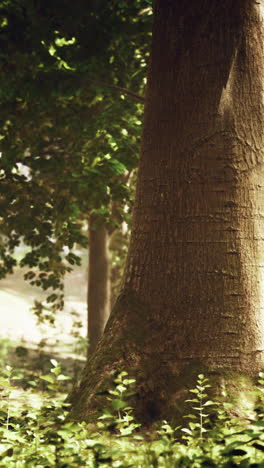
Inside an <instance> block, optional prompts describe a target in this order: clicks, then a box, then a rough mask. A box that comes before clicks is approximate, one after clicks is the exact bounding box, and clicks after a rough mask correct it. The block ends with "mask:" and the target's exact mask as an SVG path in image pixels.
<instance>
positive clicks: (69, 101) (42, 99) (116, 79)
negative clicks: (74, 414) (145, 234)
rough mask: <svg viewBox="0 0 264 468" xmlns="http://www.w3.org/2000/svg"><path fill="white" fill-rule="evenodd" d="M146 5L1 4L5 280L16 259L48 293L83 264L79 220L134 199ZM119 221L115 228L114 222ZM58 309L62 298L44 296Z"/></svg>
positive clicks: (1, 249)
mask: <svg viewBox="0 0 264 468" xmlns="http://www.w3.org/2000/svg"><path fill="white" fill-rule="evenodd" d="M151 13H152V10H151V5H150V2H149V1H148V0H134V1H132V2H121V1H116V0H111V1H106V0H94V1H91V2H89V6H87V2H85V1H84V0H78V1H76V2H70V1H68V0H67V1H65V0H63V1H62V0H59V1H56V2H53V1H45V2H44V1H43V0H34V1H33V0H19V1H13V0H5V1H2V3H1V6H0V51H1V52H0V69H1V74H0V89H1V91H0V103H1V107H0V123H1V130H0V151H1V158H0V184H1V191H0V235H1V238H0V253H1V260H2V261H1V263H0V277H1V276H4V275H5V274H6V273H8V272H12V268H13V266H14V265H15V263H16V261H15V259H14V256H13V252H14V249H15V247H16V246H17V245H18V244H19V242H20V241H21V240H23V242H24V243H25V244H26V245H28V246H29V248H30V251H29V252H28V253H27V254H26V255H25V257H24V258H23V259H22V261H21V266H27V267H29V268H30V269H31V270H30V272H29V273H28V274H27V278H28V279H29V280H30V281H31V282H33V283H34V284H37V285H40V286H42V287H43V288H44V289H48V288H53V289H54V290H57V289H59V290H60V289H61V290H62V289H63V286H62V282H61V279H62V277H63V275H64V273H65V272H66V271H67V270H68V269H69V268H70V266H71V265H72V264H74V263H76V262H78V261H79V260H78V258H77V257H76V256H74V255H73V254H72V253H71V252H70V253H68V254H64V253H63V252H64V248H65V246H66V247H68V250H67V251H69V249H70V250H71V249H72V248H73V246H74V244H76V243H78V244H81V245H85V244H86V242H87V240H86V238H85V236H84V234H83V231H82V220H83V219H84V218H87V217H88V215H89V213H90V212H91V211H95V210H96V211H97V212H98V213H100V214H102V216H104V218H105V220H106V222H108V223H109V222H110V218H111V212H112V207H113V204H114V205H115V207H116V206H119V207H120V208H119V209H118V210H116V209H115V211H116V212H117V220H118V219H120V216H121V213H122V207H123V206H124V204H125V203H127V202H128V200H129V193H128V188H127V183H126V181H127V177H128V175H129V173H130V172H131V170H132V169H133V168H134V167H135V166H136V164H137V155H138V141H139V136H140V127H141V117H142V112H143V109H142V107H143V106H142V101H143V98H142V97H141V96H142V95H143V93H144V85H145V81H146V79H145V75H146V65H147V60H148V51H149V42H150V36H151V32H150V31H151ZM114 222H116V221H115V220H114ZM48 299H49V302H50V303H52V304H53V306H54V308H57V307H62V306H63V295H62V293H60V294H59V295H57V294H51V295H50V296H49V298H48Z"/></svg>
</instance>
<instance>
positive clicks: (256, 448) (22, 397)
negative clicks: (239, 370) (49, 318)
mask: <svg viewBox="0 0 264 468" xmlns="http://www.w3.org/2000/svg"><path fill="white" fill-rule="evenodd" d="M24 371H25V369H13V368H11V367H10V366H5V367H4V368H3V369H2V371H1V377H0V397H1V399H0V467H7V468H9V467H10V468H12V467H15V468H24V467H27V468H30V467H34V468H37V467H46V468H48V467H58V468H72V467H81V466H83V467H93V468H97V467H102V468H104V467H116V468H128V467H138V468H140V467H142V468H143V467H144V468H173V467H242V468H247V467H252V468H253V467H259V468H260V467H264V407H263V402H264V374H260V377H259V385H258V387H257V388H256V393H257V395H256V396H257V401H258V404H257V405H256V407H253V408H252V407H251V408H249V409H248V414H247V417H246V419H244V420H243V421H241V420H240V419H239V418H237V417H235V416H232V405H231V404H230V403H229V402H228V401H227V399H225V400H223V401H222V400H221V402H220V400H219V401H212V400H210V399H209V397H208V394H207V393H208V389H209V387H210V383H209V381H208V379H207V378H206V377H205V376H204V375H203V374H200V375H199V376H198V380H197V385H196V387H195V388H194V389H191V390H190V398H189V400H188V403H189V405H190V411H189V414H187V415H186V424H185V426H184V427H176V428H174V427H171V426H170V425H169V424H168V423H167V422H166V421H163V422H162V423H161V424H160V425H159V426H157V427H156V428H155V429H153V428H152V429H151V430H150V429H149V430H146V428H144V429H143V428H142V427H141V426H140V425H139V424H138V423H137V422H136V421H135V419H134V417H133V409H132V408H131V407H130V406H129V404H128V401H129V397H130V396H131V395H132V394H133V386H134V383H135V381H134V379H131V378H129V376H128V374H127V373H126V372H121V373H120V374H119V375H117V376H116V378H115V379H114V382H113V385H112V387H111V388H109V390H108V392H107V399H108V403H109V404H108V407H107V408H106V409H105V410H104V412H103V413H102V415H101V416H100V417H99V419H98V421H97V423H95V424H87V423H85V422H76V421H72V420H71V419H70V413H69V410H70V408H69V405H68V404H67V403H66V402H65V396H66V395H65V389H66V388H67V386H66V383H68V381H69V379H70V378H69V377H68V376H65V375H64V374H63V372H62V367H61V364H59V363H58V362H57V361H56V360H55V359H52V360H51V361H50V370H49V372H47V373H43V374H42V375H40V376H39V377H38V378H34V379H33V380H29V381H27V387H26V388H23V385H21V382H23V372H24ZM26 378H28V374H27V375H26Z"/></svg>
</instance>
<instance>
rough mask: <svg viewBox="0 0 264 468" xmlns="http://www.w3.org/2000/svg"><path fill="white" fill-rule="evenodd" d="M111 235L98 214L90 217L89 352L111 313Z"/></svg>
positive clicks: (91, 350) (99, 336) (89, 352)
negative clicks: (109, 247) (109, 248)
mask: <svg viewBox="0 0 264 468" xmlns="http://www.w3.org/2000/svg"><path fill="white" fill-rule="evenodd" d="M108 244H109V236H108V232H107V229H106V227H105V226H104V225H103V224H100V222H98V217H97V216H96V215H91V216H90V217H89V273H88V300H87V305H88V340H89V348H88V354H91V353H93V352H94V350H95V348H96V345H97V343H98V341H99V339H100V338H101V337H102V334H103V331H104V327H105V324H106V322H107V320H108V317H109V313H110V266H109V250H108Z"/></svg>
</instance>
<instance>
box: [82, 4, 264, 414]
mask: <svg viewBox="0 0 264 468" xmlns="http://www.w3.org/2000/svg"><path fill="white" fill-rule="evenodd" d="M261 5H262V6H261ZM262 15H263V4H262V2H255V1H253V0H221V1H219V0H189V1H188V2H183V1H182V0H157V1H156V7H155V24H154V34H153V51H152V63H151V67H150V72H149V84H148V93H147V97H146V110H145V125H144V134H143V143H142V151H141V161H140V168H139V176H138V185H137V196H136V202H135V209H134V218H133V227H132V238H131V245H130V252H129V256H128V260H127V266H126V272H125V275H124V279H123V289H122V294H121V296H120V297H119V299H118V300H117V303H116V306H115V307H114V310H113V312H112V314H111V318H110V320H109V322H108V325H107V327H106V331H105V334H104V337H103V339H102V341H101V342H100V345H99V346H98V348H97V351H96V353H95V355H94V357H93V358H92V359H91V360H90V361H89V362H88V364H87V367H86V369H85V371H84V374H83V379H82V382H81V384H80V385H79V387H77V388H76V390H75V392H74V410H75V411H76V412H78V413H79V414H80V415H81V416H82V417H87V415H88V414H89V412H90V411H93V410H95V408H96V405H98V404H99V397H98V396H95V394H96V392H97V390H98V388H99V386H100V385H102V384H103V385H107V383H106V379H107V378H109V379H110V378H111V374H112V372H113V370H115V369H120V368H124V369H126V370H128V371H129V372H131V373H132V374H134V375H135V376H136V378H137V380H138V401H137V405H138V408H139V410H140V411H141V412H142V413H143V415H144V417H145V418H146V417H147V416H149V418H150V419H157V418H160V417H163V418H164V417H166V418H170V416H171V415H172V414H175V412H177V407H179V405H180V403H181V401H182V399H184V397H185V395H186V388H187V387H188V385H189V384H190V382H191V377H192V376H193V374H196V373H198V372H199V371H201V370H207V372H209V371H211V372H214V373H216V374H217V373H218V374H221V372H222V370H223V369H225V370H226V372H228V371H232V372H238V373H244V374H256V373H257V372H258V371H259V370H260V368H261V367H262V365H263V330H264V328H263V327H264V322H263V306H264V284H263V280H264V278H263V266H264V245H263V240H264V234H263V233H264V222H263V220H264V191H263V186H264V170H263V169H264V166H263V151H264V150H263V148H264V141H263V140H264V138H263V128H264V116H263V96H262V95H261V93H262V92H263V82H264V57H263V43H264V34H263V18H262Z"/></svg>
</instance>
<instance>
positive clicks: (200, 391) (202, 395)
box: [181, 374, 218, 443]
mask: <svg viewBox="0 0 264 468" xmlns="http://www.w3.org/2000/svg"><path fill="white" fill-rule="evenodd" d="M210 387H211V385H210V384H209V383H208V379H207V378H206V377H205V376H204V375H203V374H199V375H198V380H197V385H196V387H195V388H194V389H191V390H190V392H191V393H194V394H195V398H192V399H189V400H186V402H188V403H193V406H192V409H193V413H190V414H187V415H186V416H184V417H185V418H189V419H191V420H192V421H191V422H189V427H188V428H186V427H184V428H182V429H181V430H182V432H184V433H185V434H187V435H186V436H183V438H185V439H187V440H190V439H192V440H197V441H198V443H199V442H200V441H203V438H204V434H205V433H206V432H207V430H208V429H207V425H208V424H209V422H210V419H209V414H208V413H207V411H208V407H210V406H215V405H217V404H218V403H216V402H214V401H212V400H210V399H208V394H207V389H208V388H210Z"/></svg>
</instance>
